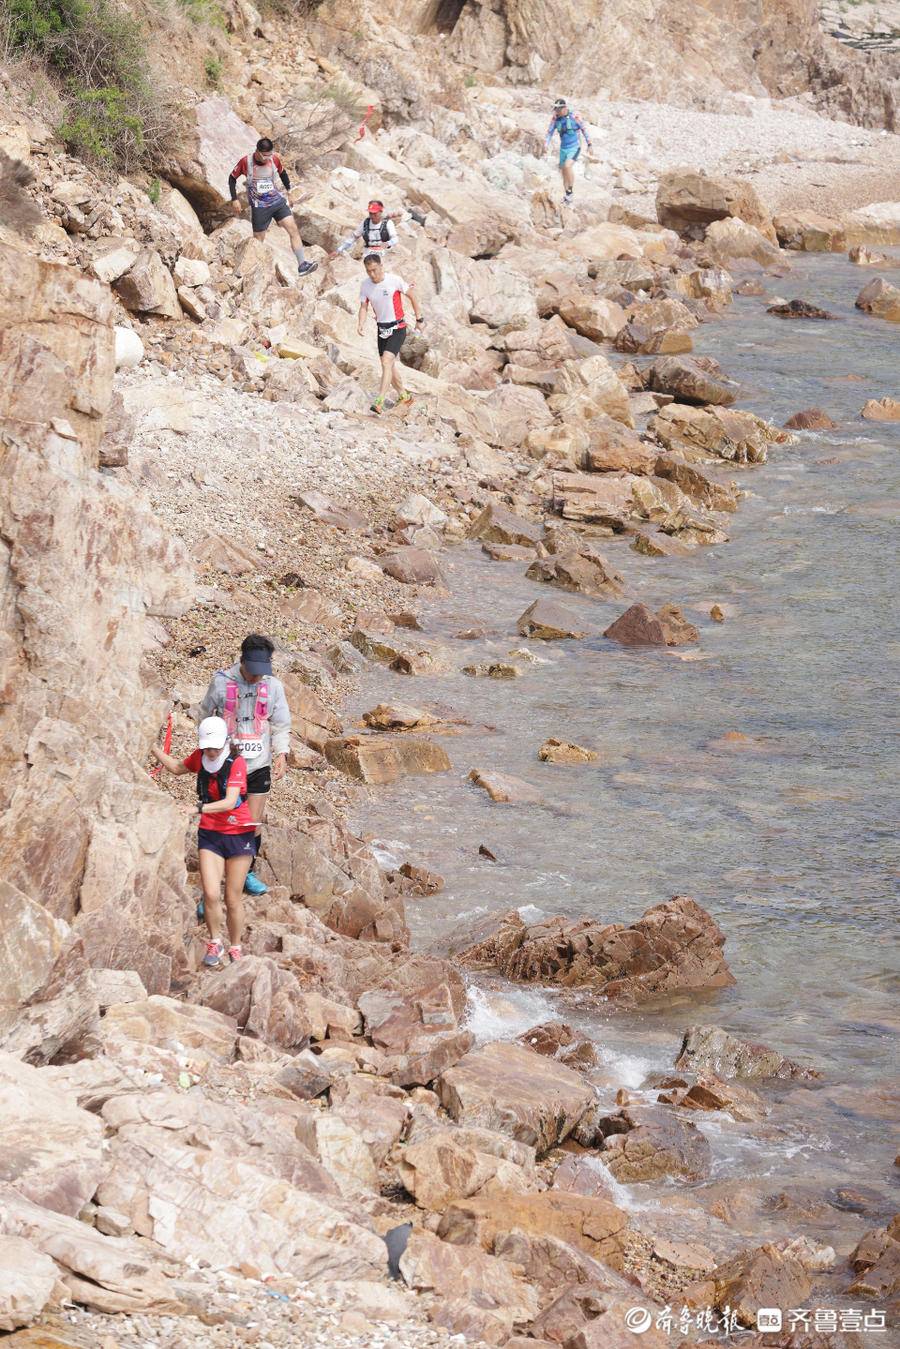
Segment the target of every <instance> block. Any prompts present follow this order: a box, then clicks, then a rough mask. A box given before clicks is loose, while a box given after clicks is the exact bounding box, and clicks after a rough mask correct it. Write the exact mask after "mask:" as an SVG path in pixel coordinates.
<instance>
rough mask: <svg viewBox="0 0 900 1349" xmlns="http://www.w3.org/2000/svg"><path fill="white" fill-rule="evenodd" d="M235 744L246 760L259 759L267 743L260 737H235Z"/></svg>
mask: <svg viewBox="0 0 900 1349" xmlns="http://www.w3.org/2000/svg"><path fill="white" fill-rule="evenodd" d="M234 743H235V746H236V748H237V750H238V752H239V753H240V754H241V755H243V757H244V758H245V759H258V758H259V756H260V755H261V754H262V752H263V750H264V749H265V747H266V742H265V741H264V740H262V739H260V738H259V737H258V736H256V737H252V736H248V735H239V736H236V737H235V742H234Z"/></svg>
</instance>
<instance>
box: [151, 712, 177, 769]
mask: <svg viewBox="0 0 900 1349" xmlns="http://www.w3.org/2000/svg"><path fill="white" fill-rule="evenodd" d="M171 749H172V713H171V712H170V713H169V719H168V721H167V722H166V733H165V735H164V736H163V751H164V752H165V753H166V754H168V753H169V752H170V751H171ZM161 772H162V764H161V763H158V764H157V765H156V767H155V768H151V769H150V776H151V778H158V777H159V775H160V773H161Z"/></svg>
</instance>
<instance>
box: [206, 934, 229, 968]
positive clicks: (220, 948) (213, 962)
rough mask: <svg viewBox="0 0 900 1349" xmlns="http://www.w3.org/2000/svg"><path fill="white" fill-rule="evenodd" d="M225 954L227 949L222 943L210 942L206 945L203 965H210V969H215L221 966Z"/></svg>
mask: <svg viewBox="0 0 900 1349" xmlns="http://www.w3.org/2000/svg"><path fill="white" fill-rule="evenodd" d="M224 954H225V947H224V945H223V943H222V942H220V941H218V940H216V941H208V942H207V943H206V955H205V956H204V957H203V963H204V965H208V966H209V968H210V969H215V968H216V967H217V966H218V965H221V963H222V957H223V956H224Z"/></svg>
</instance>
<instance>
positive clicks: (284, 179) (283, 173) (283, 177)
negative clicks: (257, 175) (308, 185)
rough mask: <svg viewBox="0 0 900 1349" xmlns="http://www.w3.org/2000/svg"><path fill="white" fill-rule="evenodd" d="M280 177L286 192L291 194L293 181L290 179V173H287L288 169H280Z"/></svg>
mask: <svg viewBox="0 0 900 1349" xmlns="http://www.w3.org/2000/svg"><path fill="white" fill-rule="evenodd" d="M278 176H279V178H280V179H281V181H282V183H283V184H284V190H285V192H290V190H291V180H290V178H289V177H288V171H287V169H279V170H278Z"/></svg>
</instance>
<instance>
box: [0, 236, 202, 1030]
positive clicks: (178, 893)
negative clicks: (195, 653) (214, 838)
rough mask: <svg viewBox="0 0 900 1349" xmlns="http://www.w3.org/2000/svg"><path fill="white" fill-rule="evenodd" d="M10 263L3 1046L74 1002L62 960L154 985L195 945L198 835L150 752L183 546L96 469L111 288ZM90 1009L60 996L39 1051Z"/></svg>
mask: <svg viewBox="0 0 900 1349" xmlns="http://www.w3.org/2000/svg"><path fill="white" fill-rule="evenodd" d="M0 257H2V280H0V330H2V334H3V335H2V338H0V368H2V371H3V380H2V384H0V437H2V439H0V444H2V461H3V474H2V482H0V600H2V619H3V621H2V628H0V631H2V637H0V689H2V714H0V743H2V746H3V748H2V751H0V753H2V757H0V812H2V813H0V874H2V876H3V878H4V893H3V897H2V901H0V908H2V909H3V912H4V918H3V922H2V928H3V939H2V942H0V1043H3V1044H4V1045H5V1044H7V1043H10V1042H11V1043H13V1044H14V1045H15V1046H16V1049H17V1050H19V1051H23V1050H24V1052H28V1051H29V1048H30V1045H29V1044H26V1043H25V1041H30V1040H31V1038H32V1033H31V1031H29V1029H28V1025H29V1014H28V1013H27V1012H25V1013H23V1014H21V1015H20V1014H19V1012H18V1008H19V1007H20V1006H21V1004H23V1003H28V1002H31V1001H34V1002H41V1001H44V1002H46V1000H47V998H48V990H52V989H54V988H55V986H56V984H57V983H60V985H61V991H60V996H61V997H63V998H70V999H71V990H72V979H71V978H70V977H66V978H65V979H63V978H62V975H63V972H64V971H69V972H70V974H71V972H72V971H73V970H74V969H75V967H76V966H77V967H78V968H81V965H82V964H83V961H84V959H85V958H87V959H89V960H90V961H91V963H94V964H102V965H110V966H120V967H127V968H130V969H136V970H138V971H139V972H140V974H141V976H142V978H143V979H144V980H145V982H146V984H147V986H148V987H149V988H152V989H153V990H154V991H156V992H161V991H167V990H168V987H169V983H170V978H171V975H172V972H173V970H174V969H176V968H177V967H178V966H179V965H180V964H181V963H182V961H183V959H184V932H185V919H186V918H187V910H188V902H187V899H186V896H185V895H184V891H183V888H182V886H183V880H184V862H183V855H184V846H183V844H184V840H183V830H182V828H181V827H180V825H179V821H178V815H177V812H176V810H175V808H174V806H173V805H172V804H171V802H170V801H169V800H168V799H167V798H166V797H165V796H163V795H162V794H161V793H160V792H159V791H157V790H156V788H155V787H154V786H153V784H152V783H151V782H150V781H149V779H148V778H147V776H146V772H145V770H144V769H143V767H142V765H141V758H142V756H143V753H144V751H145V749H146V744H147V740H148V737H149V736H150V735H151V734H152V731H153V726H154V723H155V722H158V721H159V720H161V718H162V714H163V704H162V703H161V702H160V701H159V700H158V698H157V697H156V696H155V694H153V693H152V692H149V691H147V690H145V688H144V686H143V684H142V682H141V677H140V663H141V656H142V651H143V649H144V646H145V643H146V640H147V620H148V616H151V615H154V614H156V615H161V616H175V615H176V614H178V613H180V612H181V611H182V610H183V609H184V608H186V607H187V604H188V602H189V598H190V588H189V574H188V572H187V571H186V569H185V563H184V554H183V551H182V549H181V547H180V545H178V544H177V543H176V542H175V541H174V540H173V539H171V538H169V537H167V536H166V535H164V534H163V532H162V531H161V530H160V529H159V527H158V526H157V525H156V524H155V522H154V521H153V519H152V518H151V517H150V515H149V513H148V512H147V511H146V509H144V508H142V507H141V506H140V505H138V504H137V503H136V501H135V498H134V497H133V495H132V494H131V493H128V492H126V491H125V489H123V488H122V487H120V486H119V485H118V484H116V483H115V482H113V481H111V480H110V479H108V478H105V477H104V476H102V475H101V474H100V473H99V472H98V470H97V468H96V464H97V461H98V452H99V447H100V443H101V439H102V436H103V432H104V426H105V419H106V415H107V412H108V411H109V409H110V403H111V397H112V377H113V366H114V355H113V328H112V301H111V296H110V293H109V290H108V288H107V287H105V286H101V285H100V284H99V283H98V282H95V281H91V280H89V279H87V278H85V277H84V276H81V275H79V274H78V273H77V272H75V271H74V270H73V269H69V268H65V267H57V266H53V265H49V264H47V263H43V262H41V261H39V260H38V259H37V258H35V257H33V256H31V255H27V254H25V253H21V252H19V251H18V250H16V249H14V248H11V247H6V246H4V247H3V248H2V250H0ZM62 986H65V988H64V991H63V990H62ZM76 1001H77V1000H76ZM70 1012H71V1014H72V1015H71V1025H69V1024H68V1019H69V1013H70ZM83 1012H84V1008H83V1007H81V1008H80V1010H79V1009H78V1008H76V1007H75V1005H74V1002H71V1003H70V1006H69V1011H66V1010H65V1009H63V1008H62V1007H60V1014H61V1018H62V1020H61V1023H60V1025H59V1026H58V1027H57V1028H56V1030H54V1031H53V1032H52V1035H51V1033H50V1032H49V1031H48V1029H47V1024H46V1022H45V1024H44V1027H43V1031H42V1032H41V1034H35V1035H34V1039H35V1052H39V1053H41V1054H46V1053H47V1052H48V1048H47V1043H45V1045H44V1048H43V1049H40V1050H39V1049H38V1048H37V1042H38V1041H40V1039H41V1038H42V1035H43V1037H44V1039H45V1041H48V1036H49V1037H50V1039H52V1040H53V1042H54V1043H56V1042H57V1041H58V1040H59V1038H60V1037H62V1039H63V1040H64V1039H65V1036H66V1034H67V1033H68V1031H69V1030H70V1029H78V1026H79V1025H80V1023H81V1018H82V1013H83ZM49 1052H51V1053H52V1052H53V1050H52V1049H50V1050H49Z"/></svg>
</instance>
